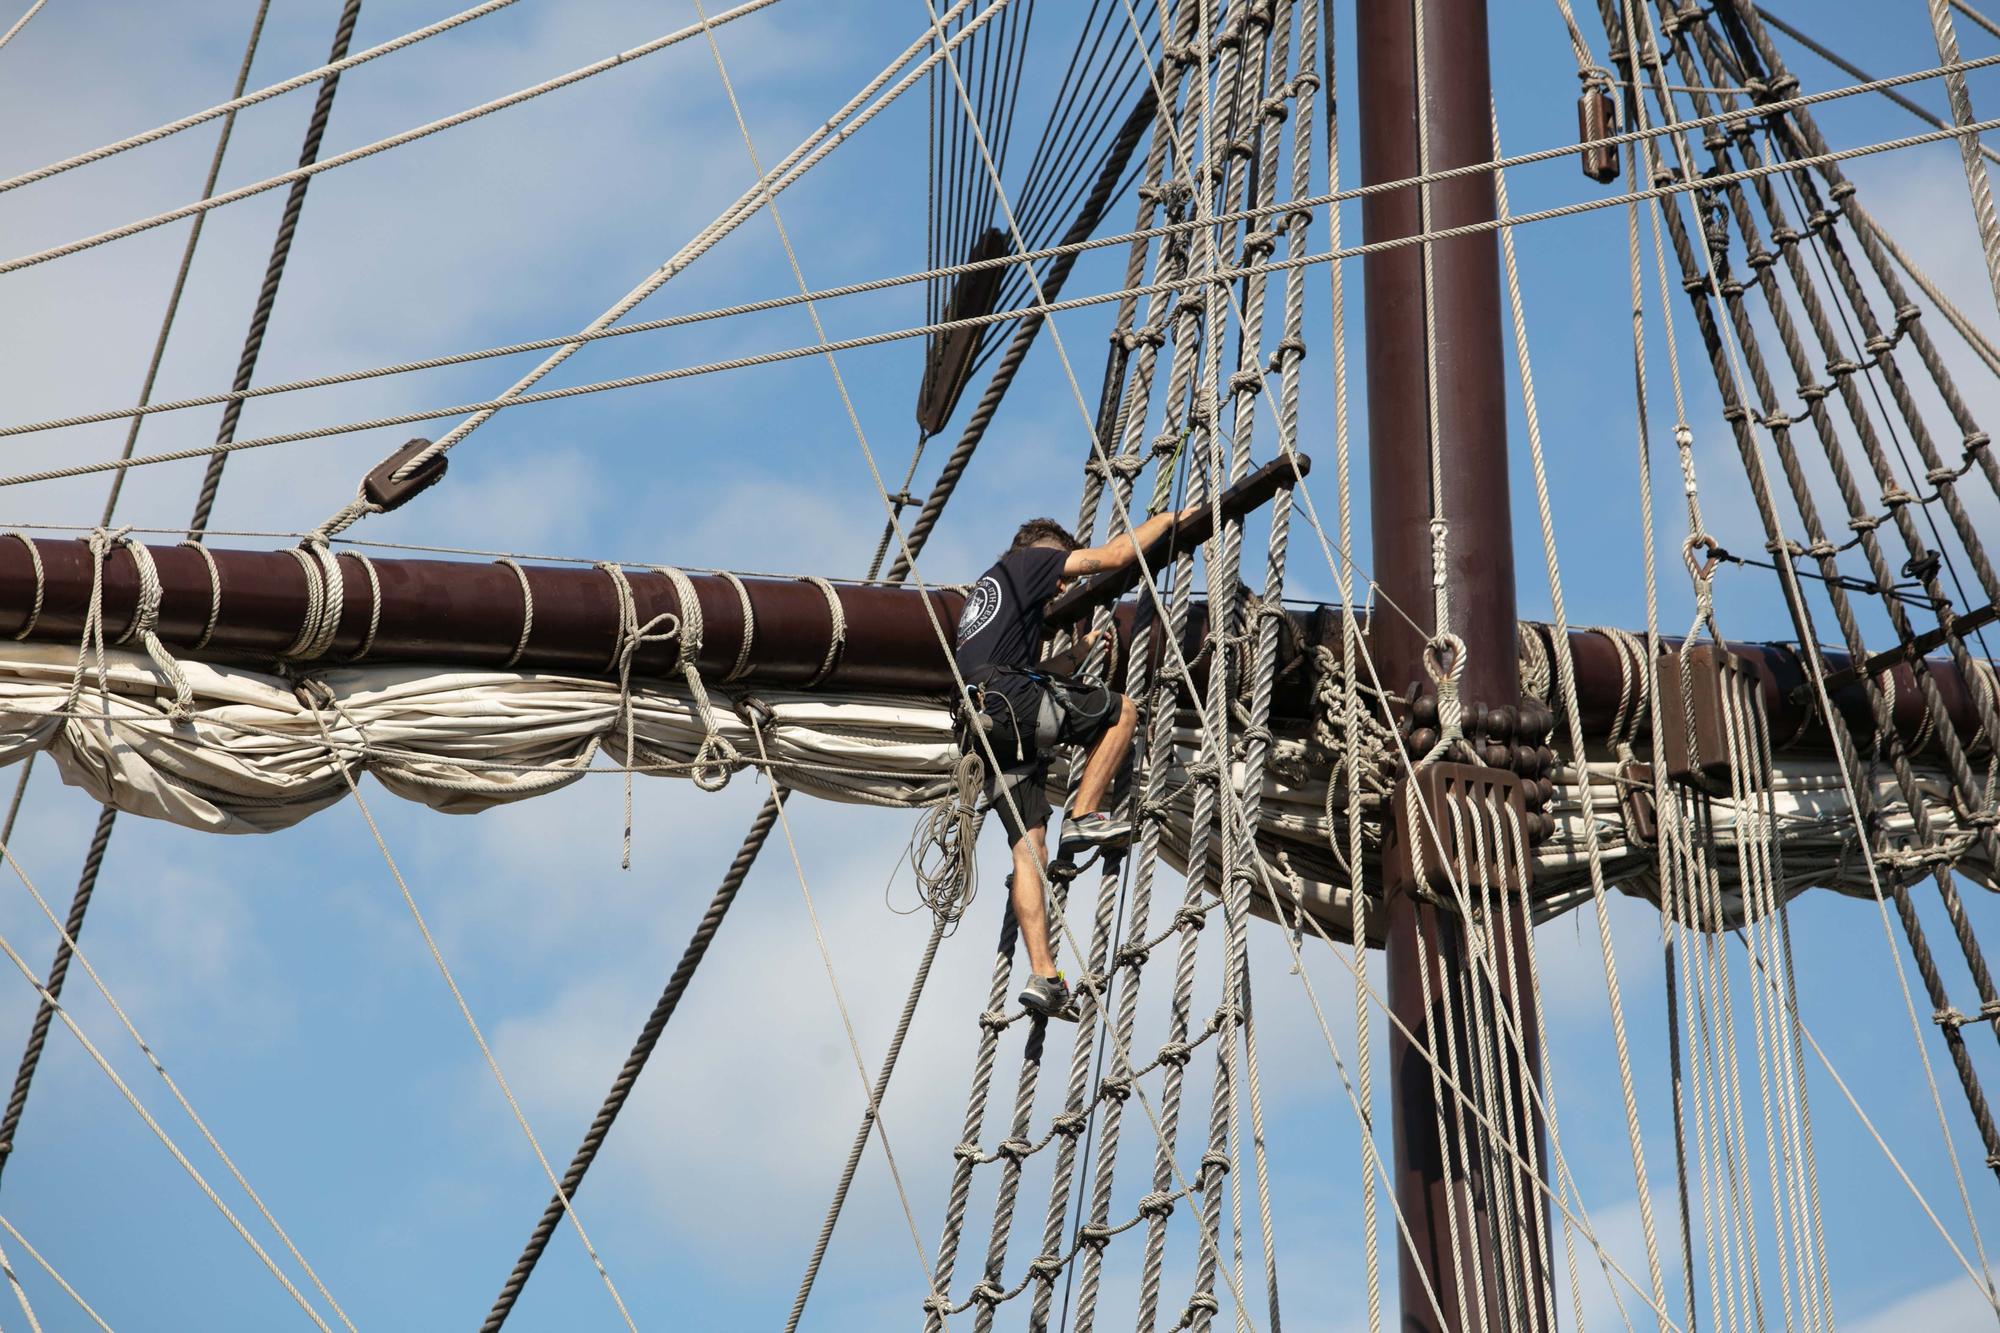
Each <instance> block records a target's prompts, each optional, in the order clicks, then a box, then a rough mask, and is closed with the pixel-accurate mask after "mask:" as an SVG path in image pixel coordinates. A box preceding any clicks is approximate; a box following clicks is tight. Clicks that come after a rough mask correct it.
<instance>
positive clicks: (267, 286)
mask: <svg viewBox="0 0 2000 1333" xmlns="http://www.w3.org/2000/svg"><path fill="white" fill-rule="evenodd" d="M360 17H361V0H347V2H346V4H345V5H344V6H343V7H342V8H341V11H340V22H339V23H338V24H337V25H336V26H335V27H334V30H333V50H332V51H331V52H330V53H329V54H328V55H327V62H326V63H327V64H328V65H338V64H339V63H340V62H341V61H342V60H344V59H346V58H347V47H348V43H349V42H351V41H352V40H353V38H354V25H355V23H356V22H357V21H358V20H359V19H360ZM261 18H262V15H261V14H260V15H259V19H260V21H261ZM246 72H247V67H246ZM239 86H240V85H239ZM339 88H340V75H339V74H338V73H333V74H329V75H327V76H326V78H325V80H324V81H323V82H321V84H320V86H319V96H318V98H317V99H316V100H315V101H314V102H313V110H312V118H311V119H310V120H308V121H307V122H306V137H305V142H304V143H303V144H301V145H300V147H299V165H300V166H301V167H309V166H311V165H312V164H313V163H314V162H315V161H317V160H318V158H319V145H320V140H322V139H323V138H325V136H326V124H327V121H328V120H329V119H331V117H332V115H333V96H334V94H335V93H336V92H337V91H339ZM232 115H233V113H232ZM225 132H226V127H225ZM221 160H222V151H221V145H220V144H218V145H217V146H216V162H217V164H218V165H219V164H220V163H221ZM310 184H312V178H311V177H309V176H300V177H299V178H298V179H296V180H294V181H293V182H292V188H291V191H290V192H289V193H288V194H287V195H286V196H285V209H284V212H283V213H282V214H281V215H280V216H279V218H278V234H277V235H276V236H275V237H274V238H273V239H272V241H271V255H270V258H269V259H267V260H266V261H265V263H264V281H263V285H262V286H260V287H259V288H258V290H257V304H256V306H255V308H254V309H253V310H252V312H251V315H250V327H249V329H248V330H246V331H245V333H244V335H243V350H242V352H241V353H239V354H238V356H237V359H236V380H235V382H234V383H233V384H231V385H230V388H231V390H232V391H234V392H236V393H241V392H242V391H243V390H245V389H247V388H249V387H250V381H251V379H252V378H253V377H254V376H255V375H256V373H257V358H258V356H259V355H261V354H262V352H263V350H264V334H265V332H266V331H267V330H268V329H269V328H270V327H271V311H272V309H273V308H275V307H276V305H277V303H278V286H279V284H280V283H282V282H283V281H284V278H285V263H286V261H287V260H288V259H290V258H291V254H292V238H293V236H295V235H296V234H297V232H298V229H299V218H300V216H301V215H302V214H303V213H304V211H305V206H306V187H307V186H309V185H310ZM214 189H215V173H214V172H213V171H211V172H210V174H209V185H208V188H207V190H204V191H203V194H202V198H203V199H204V200H206V199H207V198H209V197H210V195H211V194H212V193H213V191H214ZM207 217H208V215H207V214H206V213H197V214H196V215H195V226H196V227H197V228H199V227H200V225H201V223H202V222H203V221H205V220H206V219H207ZM193 251H194V238H193V237H192V236H190V237H189V238H188V253H189V256H190V257H192V255H193ZM182 273H183V275H185V273H186V268H185V267H183V269H182ZM174 294H175V299H176V300H178V299H179V295H180V291H179V287H178V286H176V288H175V293H174ZM163 341H164V340H163ZM154 364H155V365H156V366H157V365H158V360H157V358H156V359H155V362H154ZM147 384H148V388H149V389H150V387H151V376H150V375H149V376H148V380H147ZM145 396H146V395H145V394H142V395H141V400H142V401H143V400H144V398H145ZM242 416H243V399H241V398H231V399H230V400H229V403H228V404H227V406H225V407H224V408H223V409H222V424H221V426H220V427H219V428H218V429H217V430H216V433H215V440H216V443H217V444H227V443H229V442H230V441H231V440H234V439H235V438H236V423H237V422H238V421H239V420H240V419H241V418H242ZM138 429H139V420H138V419H137V418H134V419H133V422H132V432H133V434H134V435H135V436H136V435H137V433H138ZM131 451H132V449H131V441H130V440H127V441H126V447H125V452H126V455H127V456H129V455H130V454H131ZM228 461H229V455H227V454H223V453H218V454H215V455H214V456H212V457H211V458H210V459H209V460H208V467H207V470H206V471H204V472H203V474H202V478H201V492H200V494H199V495H197V496H196V498H195V502H194V517H193V518H191V519H189V520H188V539H189V540H190V541H197V542H198V541H200V540H201V535H202V532H203V531H204V530H205V529H206V528H207V527H208V516H209V513H210V511H212V510H213V509H214V508H215V492H216V488H217V487H219V486H220V485H221V484H222V468H223V465H224V464H225V463H227V462H228ZM124 475H125V474H124V473H122V472H121V473H118V474H117V478H116V481H122V480H123V478H124ZM116 481H114V498H115V494H116V492H115V485H116Z"/></svg>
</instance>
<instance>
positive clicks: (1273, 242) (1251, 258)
mask: <svg viewBox="0 0 2000 1333" xmlns="http://www.w3.org/2000/svg"><path fill="white" fill-rule="evenodd" d="M1277 248H1278V233H1277V232H1275V231H1270V230H1268V229H1262V228H1260V229H1259V230H1257V231H1253V232H1247V233H1245V234H1244V237H1243V261H1244V262H1245V263H1248V264H1254V263H1256V262H1257V261H1258V260H1260V259H1263V258H1265V257H1266V256H1268V255H1269V254H1270V253H1271V252H1272V251H1274V250H1276V249H1277Z"/></svg>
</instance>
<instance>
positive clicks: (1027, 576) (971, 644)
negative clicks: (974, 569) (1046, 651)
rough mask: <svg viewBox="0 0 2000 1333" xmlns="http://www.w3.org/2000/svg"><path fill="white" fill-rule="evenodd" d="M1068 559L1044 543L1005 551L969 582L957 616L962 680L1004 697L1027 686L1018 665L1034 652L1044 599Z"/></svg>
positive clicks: (1032, 657)
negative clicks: (970, 585) (975, 579)
mask: <svg viewBox="0 0 2000 1333" xmlns="http://www.w3.org/2000/svg"><path fill="white" fill-rule="evenodd" d="M1068 559H1069V552H1067V551H1058V550H1054V549H1052V548H1050V547H1047V546H1029V547H1024V548H1022V549H1021V550H1018V551H1009V552H1007V554H1005V555H1003V556H1001V557H1000V558H999V560H997V561H995V562H994V564H993V567H992V568H991V569H989V570H987V571H986V572H985V573H984V574H983V575H981V576H980V579H979V582H977V583H975V584H973V585H972V591H971V592H970V593H968V594H966V598H965V610H964V611H963V612H961V613H960V615H959V618H958V645H957V657H958V669H959V671H960V673H961V674H963V675H964V677H965V679H966V682H967V683H968V684H972V685H985V686H986V687H987V688H988V689H991V690H997V691H999V692H1001V693H1003V694H1006V695H1008V696H1009V697H1010V698H1013V697H1016V696H1017V695H1018V694H1020V693H1024V692H1030V691H1031V688H1032V684H1031V682H1029V681H1028V680H1027V679H1026V678H1025V677H1023V676H1022V675H1021V674H1020V672H1019V670H1018V668H1021V667H1028V666H1033V665H1034V664H1035V662H1036V660H1037V658H1038V657H1039V656H1040V653H1041V649H1042V636H1043V634H1044V632H1045V627H1044V624H1043V621H1044V620H1045V618H1046V616H1047V613H1048V606H1049V599H1050V598H1052V597H1054V596H1055V594H1056V588H1057V586H1058V585H1059V584H1060V583H1061V582H1062V577H1063V565H1064V563H1065V562H1066V561H1067V560H1068Z"/></svg>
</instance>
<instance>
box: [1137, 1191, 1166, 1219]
mask: <svg viewBox="0 0 2000 1333" xmlns="http://www.w3.org/2000/svg"><path fill="white" fill-rule="evenodd" d="M1173 1212H1174V1196H1173V1195H1171V1194H1169V1193H1167V1192H1166V1191H1165V1190H1154V1191H1152V1192H1151V1193H1150V1194H1145V1195H1142V1196H1140V1199H1139V1216H1141V1217H1171V1216H1173Z"/></svg>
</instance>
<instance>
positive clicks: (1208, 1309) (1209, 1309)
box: [1187, 1291, 1222, 1323]
mask: <svg viewBox="0 0 2000 1333" xmlns="http://www.w3.org/2000/svg"><path fill="white" fill-rule="evenodd" d="M1221 1308H1222V1307H1221V1306H1219V1305H1217V1304H1216V1303H1215V1297H1214V1296H1212V1295H1210V1294H1209V1293H1208V1292H1205V1291H1197V1292H1196V1293H1195V1294H1194V1295H1192V1296H1190V1297H1188V1303H1187V1319H1188V1322H1189V1323H1193V1322H1194V1316H1195V1315H1196V1314H1197V1313H1200V1314H1210V1315H1212V1314H1214V1313H1215V1312H1216V1311H1218V1310H1220V1309H1221Z"/></svg>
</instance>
